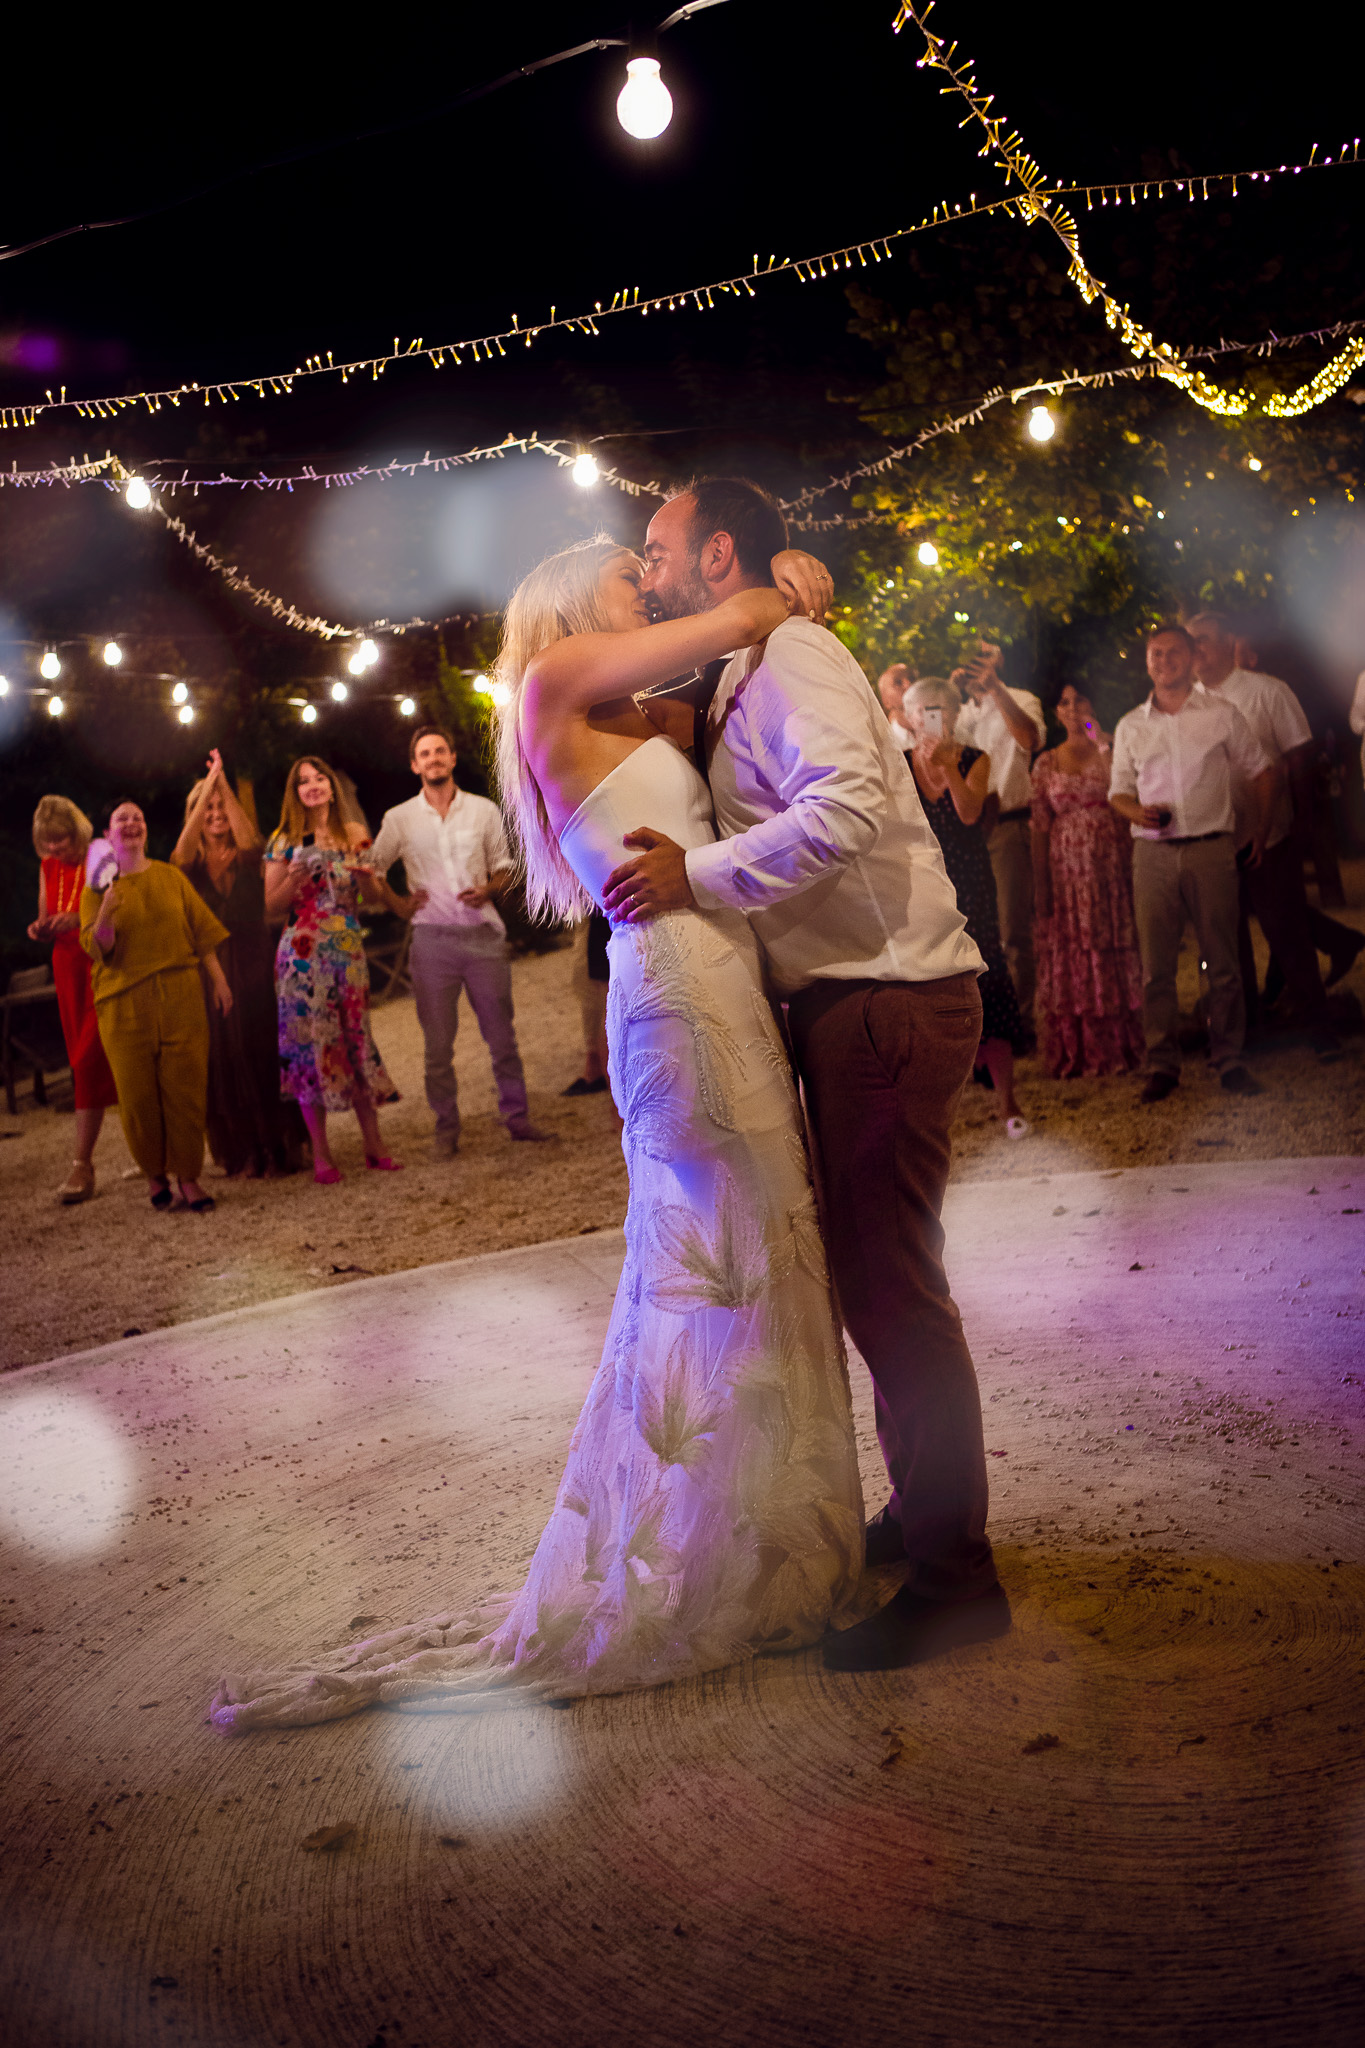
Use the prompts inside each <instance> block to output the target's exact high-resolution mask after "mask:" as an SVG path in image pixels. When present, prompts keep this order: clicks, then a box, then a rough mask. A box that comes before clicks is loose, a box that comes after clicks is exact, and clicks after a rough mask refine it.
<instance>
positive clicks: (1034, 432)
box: [1028, 405, 1057, 441]
mask: <svg viewBox="0 0 1365 2048" xmlns="http://www.w3.org/2000/svg"><path fill="white" fill-rule="evenodd" d="M1028 431H1029V439H1030V440H1031V441H1050V440H1051V439H1052V437H1053V435H1054V434H1055V433H1056V431H1057V422H1056V420H1055V419H1054V418H1053V417H1052V414H1051V413H1050V412H1049V411H1048V409H1047V407H1046V406H1045V405H1035V406H1034V408H1033V410H1032V411H1031V412H1030V414H1029V416H1028Z"/></svg>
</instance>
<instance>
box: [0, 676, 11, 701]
mask: <svg viewBox="0 0 1365 2048" xmlns="http://www.w3.org/2000/svg"><path fill="white" fill-rule="evenodd" d="M8 695H9V677H8V676H0V697H8Z"/></svg>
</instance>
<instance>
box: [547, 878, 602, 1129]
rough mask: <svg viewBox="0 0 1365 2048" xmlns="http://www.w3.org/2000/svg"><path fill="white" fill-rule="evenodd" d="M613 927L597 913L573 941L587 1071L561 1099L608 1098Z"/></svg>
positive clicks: (562, 1091)
mask: <svg viewBox="0 0 1365 2048" xmlns="http://www.w3.org/2000/svg"><path fill="white" fill-rule="evenodd" d="M610 936H611V926H610V924H608V922H607V920H606V918H605V917H603V915H602V913H601V911H600V910H594V911H593V912H592V913H591V914H590V915H589V916H588V917H585V918H584V919H583V920H582V922H581V923H580V924H579V925H578V926H576V928H575V930H574V941H573V992H574V994H575V995H576V996H577V997H578V1009H579V1014H580V1016H581V1017H582V1019H583V1071H582V1073H581V1074H580V1075H579V1076H578V1079H577V1080H576V1081H570V1083H569V1085H568V1087H567V1088H561V1089H560V1091H559V1092H560V1094H561V1095H604V1094H605V1093H606V1091H607V1088H608V1086H609V1085H610V1084H609V1083H608V1080H607V988H608V985H609V983H610V981H611V963H610V961H609V960H608V958H607V940H608V939H609V938H610Z"/></svg>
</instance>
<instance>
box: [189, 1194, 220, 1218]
mask: <svg viewBox="0 0 1365 2048" xmlns="http://www.w3.org/2000/svg"><path fill="white" fill-rule="evenodd" d="M181 1207H182V1208H185V1209H188V1210H189V1212H190V1214H191V1216H207V1215H208V1213H209V1210H210V1209H216V1208H217V1207H218V1204H217V1203H216V1202H215V1201H214V1199H213V1196H212V1195H201V1196H200V1197H199V1200H198V1201H197V1202H183V1203H182V1204H181Z"/></svg>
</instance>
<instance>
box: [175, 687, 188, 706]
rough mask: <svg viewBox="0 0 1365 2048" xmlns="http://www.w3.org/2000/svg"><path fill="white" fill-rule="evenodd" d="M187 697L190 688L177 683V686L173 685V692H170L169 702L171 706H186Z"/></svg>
mask: <svg viewBox="0 0 1365 2048" xmlns="http://www.w3.org/2000/svg"><path fill="white" fill-rule="evenodd" d="M189 696H190V686H189V684H188V683H177V684H176V685H175V688H174V689H173V690H172V691H171V702H172V704H187V703H188V702H189Z"/></svg>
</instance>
